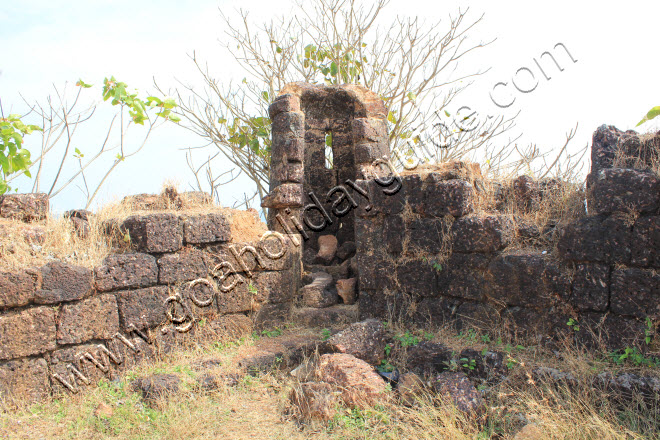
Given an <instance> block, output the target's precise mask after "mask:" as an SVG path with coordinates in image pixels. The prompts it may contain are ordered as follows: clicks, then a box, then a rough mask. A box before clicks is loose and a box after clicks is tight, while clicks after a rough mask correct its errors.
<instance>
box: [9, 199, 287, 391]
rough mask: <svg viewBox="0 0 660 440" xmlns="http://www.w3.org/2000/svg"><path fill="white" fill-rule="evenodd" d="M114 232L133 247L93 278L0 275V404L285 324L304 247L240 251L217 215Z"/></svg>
mask: <svg viewBox="0 0 660 440" xmlns="http://www.w3.org/2000/svg"><path fill="white" fill-rule="evenodd" d="M26 197H30V198H31V199H34V197H31V196H26ZM12 198H13V199H17V198H16V197H15V196H12ZM15 205H16V203H13V202H12V206H15ZM3 206H5V205H3ZM119 231H120V233H119V234H118V239H119V240H123V239H124V237H125V235H124V234H126V233H127V234H128V235H127V237H130V241H131V243H132V250H131V251H130V252H128V253H120V254H112V255H110V256H108V257H107V258H106V259H105V260H104V262H103V264H102V265H101V266H99V267H95V268H94V269H88V268H84V267H78V266H73V265H71V264H67V263H64V262H61V261H53V262H50V263H48V264H46V265H44V266H43V267H39V268H26V269H23V270H20V271H14V272H1V271H0V396H5V397H7V396H9V397H15V398H18V399H21V400H28V401H32V400H36V399H40V398H43V397H46V396H50V395H56V394H58V393H60V392H63V391H68V392H77V391H78V389H80V388H81V387H84V386H86V385H88V384H94V383H96V382H98V380H99V379H100V378H101V377H108V378H111V377H113V375H115V374H116V373H117V372H118V371H121V370H124V369H126V368H130V367H132V366H133V365H135V363H136V362H138V361H140V360H142V359H145V358H152V357H154V356H156V355H158V354H159V353H162V352H166V351H169V350H171V349H172V348H174V347H176V346H178V345H179V344H189V343H192V342H196V341H200V340H204V339H217V338H220V337H225V336H230V337H232V336H233V337H239V336H241V335H243V334H245V333H249V332H251V331H252V328H253V327H254V326H255V325H256V326H257V328H258V327H260V326H265V325H273V324H277V323H281V322H283V321H284V320H286V319H287V316H288V314H289V311H290V309H291V305H292V301H293V299H294V295H295V292H296V291H297V289H298V283H299V280H300V250H299V247H296V246H295V245H293V244H292V243H290V242H287V241H285V240H284V239H283V238H282V237H281V236H276V235H273V234H270V233H267V234H266V235H265V236H263V237H261V239H259V240H255V241H254V242H250V243H238V242H236V240H235V239H233V238H232V232H231V231H232V228H231V221H230V220H229V219H228V218H227V217H225V216H224V215H223V214H221V213H218V212H211V213H201V214H186V213H149V214H145V215H134V216H132V217H129V218H128V219H126V220H125V221H123V222H122V223H121V224H120V225H119Z"/></svg>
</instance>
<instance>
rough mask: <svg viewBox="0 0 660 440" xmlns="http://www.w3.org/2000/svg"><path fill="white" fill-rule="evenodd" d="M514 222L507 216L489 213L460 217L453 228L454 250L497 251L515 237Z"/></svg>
mask: <svg viewBox="0 0 660 440" xmlns="http://www.w3.org/2000/svg"><path fill="white" fill-rule="evenodd" d="M513 232H514V229H513V222H512V221H511V219H510V218H509V217H507V216H503V215H488V216H485V217H481V216H476V215H475V216H467V217H462V218H459V219H458V220H456V221H455V222H454V224H453V225H452V228H451V233H452V250H453V251H454V252H484V253H487V252H496V251H499V250H501V249H503V248H505V247H506V246H508V245H509V244H510V243H511V241H512V239H513Z"/></svg>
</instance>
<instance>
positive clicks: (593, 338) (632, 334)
mask: <svg viewBox="0 0 660 440" xmlns="http://www.w3.org/2000/svg"><path fill="white" fill-rule="evenodd" d="M578 324H579V331H577V332H574V333H575V337H576V339H577V341H578V342H579V343H581V344H584V345H585V346H586V347H588V348H598V349H600V348H601V347H602V346H603V345H604V346H605V347H606V349H607V350H620V349H624V348H626V347H642V346H645V345H646V344H645V342H644V336H645V333H644V332H645V330H646V324H645V322H644V320H642V319H636V318H631V317H627V316H620V315H617V314H616V313H607V314H603V313H596V312H584V313H582V314H581V315H580V317H579V320H578Z"/></svg>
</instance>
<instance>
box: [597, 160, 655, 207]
mask: <svg viewBox="0 0 660 440" xmlns="http://www.w3.org/2000/svg"><path fill="white" fill-rule="evenodd" d="M588 183H589V185H588V188H589V191H588V192H587V194H588V195H589V198H588V200H587V202H588V206H589V211H590V212H591V213H594V214H601V213H610V212H615V211H623V212H628V211H634V212H638V213H647V212H652V213H655V212H656V211H657V210H658V208H660V177H658V176H657V175H656V174H655V173H653V172H651V171H640V170H631V169H623V168H609V169H604V170H600V171H598V172H597V173H595V174H594V173H592V174H590V175H589V180H588Z"/></svg>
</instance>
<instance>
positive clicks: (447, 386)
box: [433, 372, 486, 416]
mask: <svg viewBox="0 0 660 440" xmlns="http://www.w3.org/2000/svg"><path fill="white" fill-rule="evenodd" d="M433 388H434V389H435V391H436V392H437V393H438V394H439V395H440V396H442V397H443V398H446V399H449V400H450V401H451V402H452V403H453V404H454V405H456V408H458V409H459V410H460V411H462V412H464V413H467V414H468V415H470V416H481V415H483V414H484V413H485V412H486V405H485V402H484V400H483V398H482V397H481V394H479V391H477V389H476V388H475V387H474V385H472V383H471V382H470V380H469V379H468V378H467V376H466V375H465V374H463V373H450V372H446V373H441V374H440V375H438V376H437V377H436V379H435V382H434V384H433Z"/></svg>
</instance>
